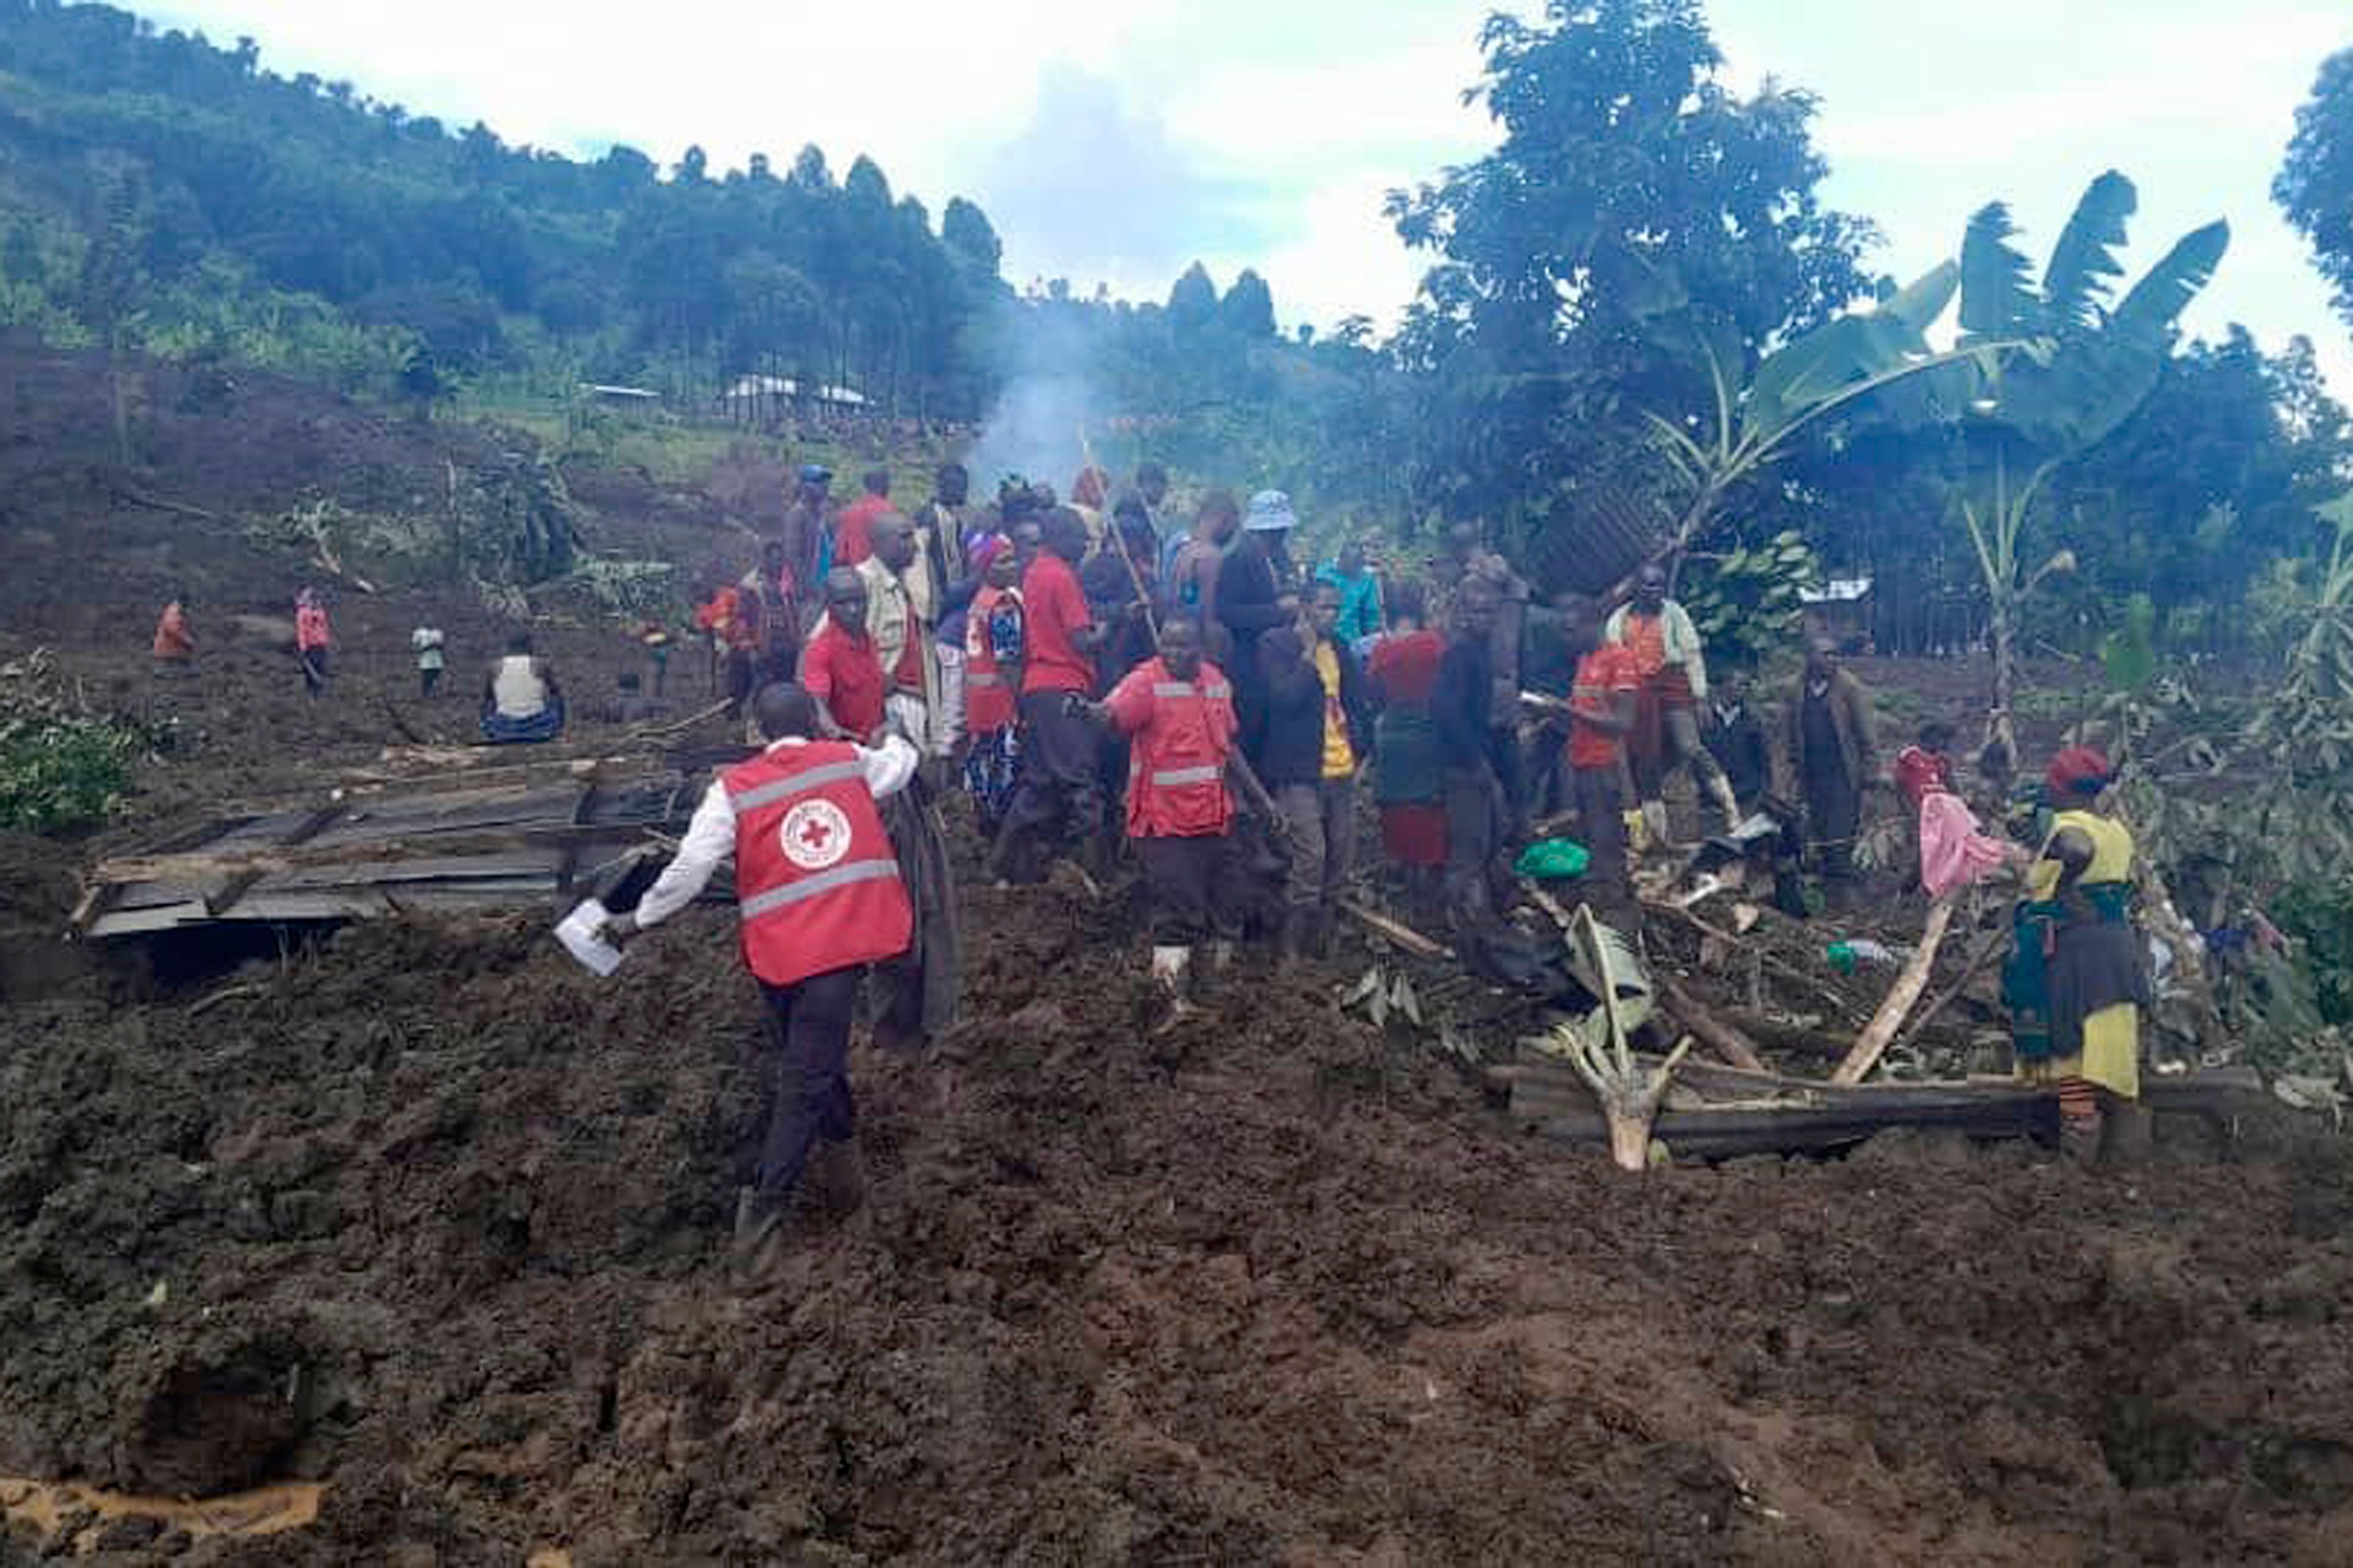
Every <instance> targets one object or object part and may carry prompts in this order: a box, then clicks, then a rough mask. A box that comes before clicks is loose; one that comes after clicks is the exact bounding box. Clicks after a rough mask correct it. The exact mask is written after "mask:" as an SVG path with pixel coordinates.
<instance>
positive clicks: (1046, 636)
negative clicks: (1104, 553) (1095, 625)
mask: <svg viewBox="0 0 2353 1568" xmlns="http://www.w3.org/2000/svg"><path fill="white" fill-rule="evenodd" d="M1021 604H1022V613H1023V615H1024V616H1025V618H1026V622H1027V625H1026V626H1025V630H1026V631H1027V632H1028V634H1029V663H1028V664H1027V665H1026V666H1024V667H1023V668H1022V671H1021V689H1022V691H1023V692H1024V693H1025V694H1027V693H1029V692H1032V691H1091V690H1092V689H1094V683H1095V661H1094V660H1093V659H1092V658H1090V657H1088V656H1087V655H1085V654H1083V653H1081V652H1080V651H1079V648H1078V644H1077V642H1076V641H1075V640H1074V639H1075V638H1076V637H1078V635H1079V634H1080V633H1081V632H1082V631H1085V630H1086V629H1087V626H1088V625H1089V624H1090V623H1091V622H1092V620H1093V616H1092V615H1090V614H1089V613H1088V610H1087V595H1086V594H1085V592H1084V591H1083V590H1082V589H1081V588H1080V586H1079V574H1077V573H1075V572H1073V571H1071V564H1070V563H1069V562H1067V561H1065V560H1063V559H1062V558H1061V557H1060V556H1059V555H1055V554H1052V553H1050V552H1049V553H1042V554H1040V555H1039V557H1038V559H1037V560H1035V561H1032V562H1031V563H1029V571H1028V572H1027V573H1025V574H1023V575H1022V578H1021Z"/></svg>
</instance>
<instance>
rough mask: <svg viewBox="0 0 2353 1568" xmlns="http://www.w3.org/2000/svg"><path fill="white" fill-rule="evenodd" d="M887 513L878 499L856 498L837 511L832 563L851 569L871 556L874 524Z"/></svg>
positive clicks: (887, 506)
mask: <svg viewBox="0 0 2353 1568" xmlns="http://www.w3.org/2000/svg"><path fill="white" fill-rule="evenodd" d="M889 510H891V503H890V501H889V500H887V499H885V498H884V497H881V496H860V497H859V498H858V499H857V500H854V501H852V502H850V503H849V505H848V506H846V507H844V508H842V509H841V517H840V520H839V521H837V522H836V523H835V524H834V525H833V563H834V564H835V565H836V566H855V565H857V564H859V563H860V562H862V561H864V560H865V559H866V558H867V557H868V556H870V555H871V554H873V553H874V521H875V520H876V519H877V518H879V517H881V515H882V514H883V513H884V512H886V511H889Z"/></svg>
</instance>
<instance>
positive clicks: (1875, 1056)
mask: <svg viewBox="0 0 2353 1568" xmlns="http://www.w3.org/2000/svg"><path fill="white" fill-rule="evenodd" d="M1952 923H1953V895H1952V894H1950V893H1947V894H1946V895H1945V896H1944V897H1943V898H1941V899H1938V900H1936V902H1935V903H1933V904H1931V905H1929V906H1928V924H1927V928H1926V930H1924V931H1922V932H1921V933H1920V945H1919V946H1918V947H1916V948H1914V949H1913V950H1912V956H1911V958H1910V959H1908V960H1907V961H1905V965H1904V972H1903V973H1900V974H1898V975H1897V976H1896V977H1895V984H1894V987H1893V988H1892V989H1890V990H1889V992H1888V993H1887V999H1886V1000H1885V1001H1883V1002H1882V1003H1880V1005H1879V1011H1878V1012H1876V1013H1874V1014H1873V1015H1872V1018H1871V1022H1870V1024H1869V1025H1867V1026H1865V1027H1864V1029H1863V1031H1862V1034H1860V1035H1858V1036H1856V1037H1855V1041H1854V1048H1853V1049H1852V1050H1851V1051H1849V1052H1847V1054H1846V1060H1844V1061H1842V1062H1841V1063H1839V1065H1838V1069H1837V1070H1836V1071H1835V1072H1833V1073H1831V1082H1832V1083H1861V1082H1862V1080H1863V1079H1866V1078H1868V1077H1869V1076H1870V1075H1871V1069H1872V1068H1875V1067H1877V1066H1878V1065H1879V1058H1881V1057H1882V1056H1883V1055H1884V1054H1886V1051H1887V1046H1888V1042H1889V1041H1891V1040H1893V1039H1894V1037H1895V1031H1896V1029H1897V1028H1898V1027H1900V1026H1902V1025H1903V1022H1904V1016H1905V1014H1907V1013H1909V1012H1911V1011H1912V1005H1913V1004H1914V1003H1915V1002H1917V1001H1919V1000H1920V993H1921V992H1923V991H1925V990H1926V989H1927V986H1928V973H1929V971H1931V970H1933V969H1934V968H1935V967H1936V949H1937V948H1939V947H1941V946H1942V945H1943V944H1944V941H1945V932H1946V931H1947V928H1949V927H1950V926H1951V925H1952Z"/></svg>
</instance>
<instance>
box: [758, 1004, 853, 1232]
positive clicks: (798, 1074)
mask: <svg viewBox="0 0 2353 1568" xmlns="http://www.w3.org/2000/svg"><path fill="white" fill-rule="evenodd" d="M859 973H860V972H859V971H858V970H857V969H855V968H851V969H831V970H828V971H827V972H826V973H823V974H812V975H810V976H809V977H808V978H807V979H806V980H803V981H800V982H797V984H791V985H768V984H763V985H762V986H761V987H760V990H761V992H762V993H763V994H765V996H766V997H767V1002H768V1014H769V1016H770V1017H771V1018H773V1019H774V1020H775V1025H776V1036H777V1037H778V1039H779V1040H781V1041H782V1043H783V1046H784V1049H783V1050H782V1052H781V1053H780V1054H779V1055H778V1058H777V1064H776V1065H777V1072H776V1104H775V1108H774V1109H773V1110H770V1111H769V1112H768V1133H767V1136H766V1138H765V1139H764V1140H763V1141H762V1142H761V1144H760V1171H759V1176H758V1182H759V1185H760V1190H761V1191H762V1192H766V1193H788V1192H790V1191H792V1190H793V1188H794V1186H795V1185H796V1184H798V1183H799V1181H800V1179H801V1170H802V1167H804V1166H805V1165H807V1163H808V1157H809V1151H810V1150H811V1149H812V1148H814V1147H815V1146H816V1144H817V1141H818V1139H820V1138H823V1139H825V1140H826V1141H827V1142H834V1143H839V1142H844V1141H845V1140H847V1139H849V1137H851V1136H852V1135H853V1134H854V1133H856V1132H857V1131H858V1108H857V1106H856V1105H854V1104H853V1103H851V1100H850V1098H849V1024H850V1019H851V1017H852V1016H854V1015H855V1014H856V1012H857V1009H858V980H859Z"/></svg>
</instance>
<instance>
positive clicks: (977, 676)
mask: <svg viewBox="0 0 2353 1568" xmlns="http://www.w3.org/2000/svg"><path fill="white" fill-rule="evenodd" d="M964 683H965V687H966V688H971V687H976V686H984V687H985V686H1002V685H1004V684H1005V677H1003V676H1001V675H999V674H997V671H995V670H993V669H988V670H976V669H971V668H966V670H965V678H964Z"/></svg>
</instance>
